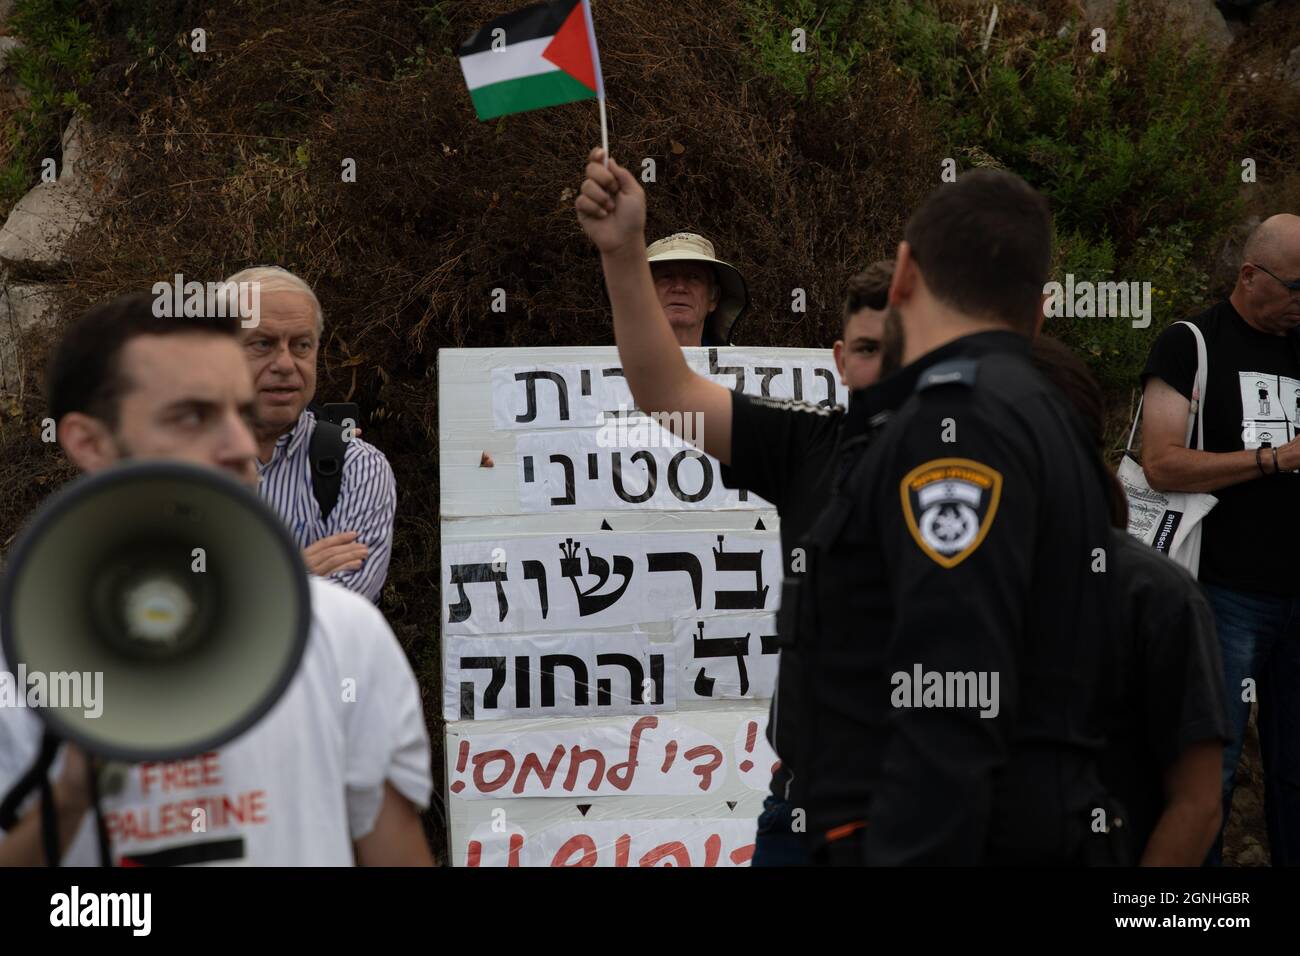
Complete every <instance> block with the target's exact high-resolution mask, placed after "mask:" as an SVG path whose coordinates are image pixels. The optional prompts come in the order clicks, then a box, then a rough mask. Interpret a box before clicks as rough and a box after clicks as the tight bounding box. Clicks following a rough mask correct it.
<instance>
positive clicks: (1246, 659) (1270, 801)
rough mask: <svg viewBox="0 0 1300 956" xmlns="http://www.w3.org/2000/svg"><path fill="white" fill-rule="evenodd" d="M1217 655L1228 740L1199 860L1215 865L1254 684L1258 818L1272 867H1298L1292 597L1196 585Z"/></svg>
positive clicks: (1296, 620)
mask: <svg viewBox="0 0 1300 956" xmlns="http://www.w3.org/2000/svg"><path fill="white" fill-rule="evenodd" d="M1203 587H1204V589H1205V594H1206V596H1207V597H1208V598H1209V601H1210V606H1211V608H1213V610H1214V623H1215V627H1216V629H1217V630H1218V634H1219V647H1220V649H1221V650H1222V652H1223V677H1224V685H1225V688H1226V690H1227V699H1228V714H1229V717H1230V718H1231V721H1232V741H1231V743H1229V744H1228V745H1227V746H1226V747H1224V750H1223V826H1222V827H1220V828H1219V836H1218V839H1217V840H1215V842H1214V846H1213V848H1212V849H1211V850H1210V855H1209V856H1208V857H1207V858H1206V863H1208V864H1210V865H1212V866H1217V865H1220V864H1221V863H1222V862H1223V831H1224V829H1225V828H1226V827H1227V825H1228V812H1229V811H1230V810H1231V809H1232V788H1233V784H1234V783H1235V779H1236V775H1237V763H1238V761H1239V760H1240V759H1241V748H1242V744H1243V742H1244V740H1245V736H1246V724H1247V722H1248V720H1249V718H1250V701H1249V700H1242V696H1243V686H1242V685H1243V682H1244V681H1245V680H1246V678H1253V679H1254V681H1255V690H1256V695H1255V696H1256V699H1257V700H1258V701H1259V713H1258V727H1259V749H1260V754H1261V756H1262V757H1263V761H1264V817H1265V821H1266V823H1267V825H1268V843H1269V854H1270V856H1271V857H1272V861H1273V865H1274V866H1297V865H1300V598H1289V597H1276V596H1273V595H1269V594H1253V593H1251V592H1248V591H1234V590H1231V589H1229V588H1223V587H1219V586H1218V585H1214V584H1206V585H1203Z"/></svg>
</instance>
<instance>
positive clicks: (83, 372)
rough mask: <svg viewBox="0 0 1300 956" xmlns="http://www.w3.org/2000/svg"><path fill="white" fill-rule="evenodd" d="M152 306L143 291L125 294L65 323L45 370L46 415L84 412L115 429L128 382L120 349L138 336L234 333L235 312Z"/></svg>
mask: <svg viewBox="0 0 1300 956" xmlns="http://www.w3.org/2000/svg"><path fill="white" fill-rule="evenodd" d="M153 305H154V296H152V295H150V294H148V293H137V294H134V295H125V296H122V297H120V298H117V299H114V300H112V301H111V302H105V303H103V304H101V305H97V306H94V307H93V308H91V309H89V310H88V311H86V312H85V313H83V314H82V315H81V316H80V317H78V318H77V319H76V320H74V321H73V322H72V324H71V325H70V326H68V329H67V331H66V332H64V334H63V339H62V340H61V341H60V342H59V344H58V346H57V347H56V348H55V350H54V354H53V356H52V357H51V358H50V362H49V365H48V367H47V369H46V375H45V394H46V401H47V403H48V406H49V415H50V418H52V419H54V420H55V421H56V422H57V421H59V420H60V419H61V418H63V416H64V415H66V414H68V413H69V412H83V413H84V414H87V415H90V416H92V417H94V418H98V419H99V420H100V421H102V422H104V424H106V425H107V426H108V427H109V428H116V427H117V415H118V406H119V403H120V401H121V398H122V396H123V395H124V394H125V393H126V391H127V390H128V388H129V387H130V384H131V383H130V382H128V381H126V378H125V376H124V375H123V374H122V369H121V357H122V349H123V348H124V347H125V346H126V344H127V343H128V342H130V341H131V340H132V339H134V338H137V337H138V336H141V335H176V334H180V333H183V332H189V333H194V332H199V333H205V334H208V335H220V336H228V337H231V338H234V337H235V336H237V335H238V334H239V317H238V315H230V316H222V315H198V316H182V315H178V316H175V317H172V316H157V315H154V309H153Z"/></svg>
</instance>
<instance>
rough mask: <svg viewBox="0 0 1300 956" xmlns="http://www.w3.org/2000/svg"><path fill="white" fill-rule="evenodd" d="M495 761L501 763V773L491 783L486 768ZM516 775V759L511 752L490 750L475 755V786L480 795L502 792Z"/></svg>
mask: <svg viewBox="0 0 1300 956" xmlns="http://www.w3.org/2000/svg"><path fill="white" fill-rule="evenodd" d="M495 760H499V761H501V767H502V770H501V773H500V774H498V775H497V777H496V779H495V780H492V781H489V780H488V779H487V774H486V773H485V772H484V769H483V768H484V767H486V766H487V765H488V764H490V763H492V762H493V761H495ZM514 773H515V757H514V754H512V753H511V752H510V751H509V750H489V751H487V752H486V753H481V754H475V755H474V786H475V788H477V789H478V792H479V793H491V792H492V791H493V790H500V789H501V788H502V787H504V786H505V785H506V783H507V782H509V780H510V778H511V777H512V776H514Z"/></svg>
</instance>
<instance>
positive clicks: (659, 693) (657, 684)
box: [650, 654, 664, 704]
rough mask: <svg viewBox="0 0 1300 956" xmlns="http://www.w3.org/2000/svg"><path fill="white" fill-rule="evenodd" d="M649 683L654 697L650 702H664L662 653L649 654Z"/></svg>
mask: <svg viewBox="0 0 1300 956" xmlns="http://www.w3.org/2000/svg"><path fill="white" fill-rule="evenodd" d="M650 683H651V684H653V685H654V689H655V698H654V700H652V701H651V703H652V704H662V703H663V702H664V656H663V655H662V654H651V655H650Z"/></svg>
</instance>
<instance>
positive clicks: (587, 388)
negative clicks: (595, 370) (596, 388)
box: [581, 368, 591, 397]
mask: <svg viewBox="0 0 1300 956" xmlns="http://www.w3.org/2000/svg"><path fill="white" fill-rule="evenodd" d="M581 380H582V385H581V389H582V394H583V397H586V396H588V395H590V394H591V369H589V368H584V369H583V370H582V376H581Z"/></svg>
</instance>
